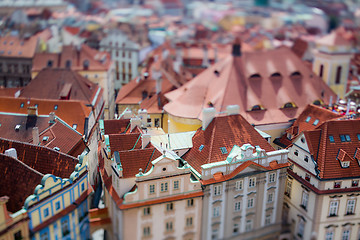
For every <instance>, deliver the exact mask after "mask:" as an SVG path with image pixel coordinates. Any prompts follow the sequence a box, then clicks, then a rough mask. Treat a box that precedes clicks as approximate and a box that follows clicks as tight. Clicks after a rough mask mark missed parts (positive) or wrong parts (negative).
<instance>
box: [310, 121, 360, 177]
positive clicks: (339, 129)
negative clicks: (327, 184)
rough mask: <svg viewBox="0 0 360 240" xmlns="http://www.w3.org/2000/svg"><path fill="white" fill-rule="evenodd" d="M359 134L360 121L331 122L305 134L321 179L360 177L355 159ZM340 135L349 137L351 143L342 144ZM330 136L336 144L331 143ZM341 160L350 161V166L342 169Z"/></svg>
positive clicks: (359, 145)
mask: <svg viewBox="0 0 360 240" xmlns="http://www.w3.org/2000/svg"><path fill="white" fill-rule="evenodd" d="M358 134H360V120H329V121H327V122H324V123H323V124H322V125H321V126H319V127H318V128H317V129H315V130H311V131H305V132H304V135H305V138H306V141H307V143H308V145H309V149H310V153H311V155H312V156H313V157H314V160H315V161H316V162H317V165H318V169H319V171H320V173H319V177H320V178H323V179H331V178H347V177H349V178H351V177H359V176H360V166H359V163H358V161H357V160H356V159H355V155H356V152H357V151H356V150H357V149H358V148H359V147H360V141H359V139H358ZM340 135H349V136H350V139H351V141H350V142H342V141H341V139H340ZM329 136H333V138H334V141H335V142H334V143H331V142H330V140H329ZM339 153H340V154H339ZM338 154H339V155H338ZM339 158H340V159H345V158H346V159H348V160H349V161H350V166H349V167H348V168H342V167H341V165H340V162H339V160H338V159H339Z"/></svg>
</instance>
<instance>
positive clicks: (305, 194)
mask: <svg viewBox="0 0 360 240" xmlns="http://www.w3.org/2000/svg"><path fill="white" fill-rule="evenodd" d="M308 203H309V193H308V192H306V191H303V193H302V197H301V205H302V206H303V207H304V208H305V209H307V207H308Z"/></svg>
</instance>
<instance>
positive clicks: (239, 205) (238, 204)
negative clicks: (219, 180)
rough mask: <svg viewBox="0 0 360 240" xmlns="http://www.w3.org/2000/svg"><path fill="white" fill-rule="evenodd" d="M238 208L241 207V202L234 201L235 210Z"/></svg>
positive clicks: (238, 209)
mask: <svg viewBox="0 0 360 240" xmlns="http://www.w3.org/2000/svg"><path fill="white" fill-rule="evenodd" d="M240 209H241V203H240V202H235V209H234V210H235V212H238V211H240Z"/></svg>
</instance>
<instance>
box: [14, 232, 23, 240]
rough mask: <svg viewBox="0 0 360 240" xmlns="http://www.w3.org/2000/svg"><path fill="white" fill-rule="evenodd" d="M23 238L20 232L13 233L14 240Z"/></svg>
mask: <svg viewBox="0 0 360 240" xmlns="http://www.w3.org/2000/svg"><path fill="white" fill-rule="evenodd" d="M22 239H23V236H21V231H17V232H16V233H14V240H22Z"/></svg>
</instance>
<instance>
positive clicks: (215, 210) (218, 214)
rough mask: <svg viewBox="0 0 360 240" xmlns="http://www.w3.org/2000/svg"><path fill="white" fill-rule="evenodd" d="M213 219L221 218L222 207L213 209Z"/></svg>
mask: <svg viewBox="0 0 360 240" xmlns="http://www.w3.org/2000/svg"><path fill="white" fill-rule="evenodd" d="M213 217H214V218H215V217H220V207H219V206H217V207H214V208H213Z"/></svg>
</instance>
